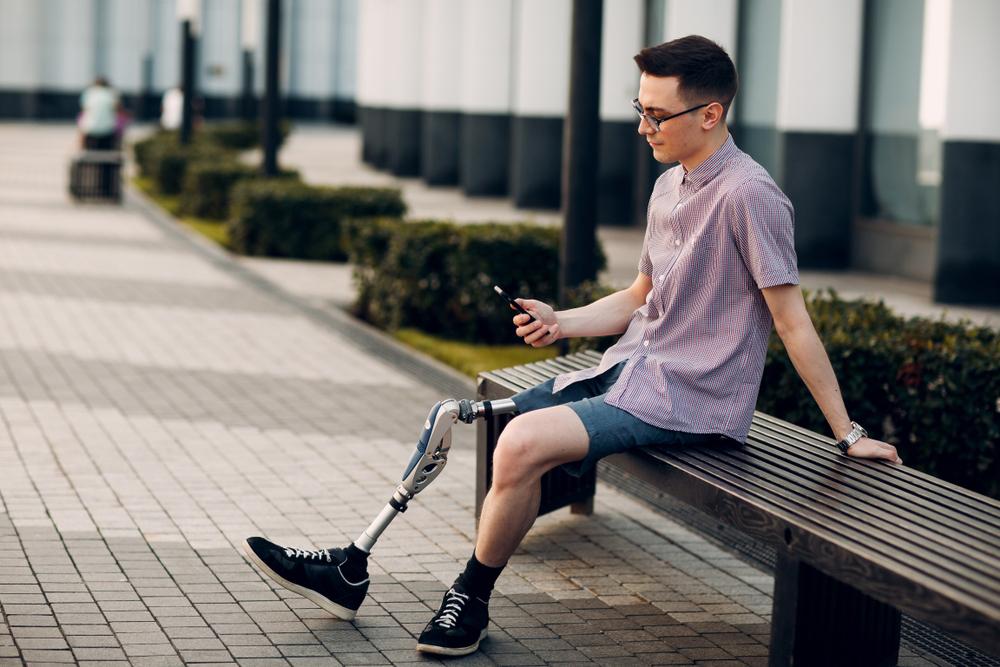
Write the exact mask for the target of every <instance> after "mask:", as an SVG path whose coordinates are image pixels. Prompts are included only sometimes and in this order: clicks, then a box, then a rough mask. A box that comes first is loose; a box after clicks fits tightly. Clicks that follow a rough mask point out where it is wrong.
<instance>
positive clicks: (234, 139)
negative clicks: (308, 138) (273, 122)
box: [201, 120, 292, 150]
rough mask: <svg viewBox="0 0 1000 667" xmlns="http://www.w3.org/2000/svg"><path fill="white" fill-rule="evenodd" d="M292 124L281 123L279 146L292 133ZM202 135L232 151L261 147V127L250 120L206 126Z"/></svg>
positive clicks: (229, 121) (230, 121)
mask: <svg viewBox="0 0 1000 667" xmlns="http://www.w3.org/2000/svg"><path fill="white" fill-rule="evenodd" d="M291 127H292V126H291V124H290V123H289V122H288V121H287V120H284V121H281V123H279V125H278V145H279V146H280V145H281V144H283V143H284V142H285V139H286V138H287V137H288V133H289V132H291ZM201 131H202V133H203V134H204V137H205V139H206V140H208V141H212V142H215V143H216V144H218V145H219V146H222V147H223V148H228V149H231V150H247V149H250V148H256V147H257V146H260V132H261V130H260V125H259V124H258V123H257V122H256V121H250V120H227V121H222V122H216V123H209V124H206V125H205V126H204V127H203V128H202V130H201Z"/></svg>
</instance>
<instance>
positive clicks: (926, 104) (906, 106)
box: [861, 0, 951, 226]
mask: <svg viewBox="0 0 1000 667" xmlns="http://www.w3.org/2000/svg"><path fill="white" fill-rule="evenodd" d="M950 2H951V0H876V1H872V0H869V2H868V9H867V11H868V15H867V20H866V30H867V31H868V34H867V36H866V37H867V43H868V47H867V52H868V57H867V62H866V63H865V64H864V67H865V68H866V69H867V72H866V74H867V77H866V78H867V86H866V93H865V99H864V101H863V114H862V119H863V122H864V124H865V127H864V131H865V139H866V141H865V164H864V171H863V184H864V187H863V190H862V202H861V212H862V215H864V216H865V217H867V218H873V219H878V220H883V221H890V222H896V223H901V224H909V225H922V226H932V225H936V224H937V222H938V215H939V214H938V202H939V189H940V187H939V186H940V182H941V136H940V130H941V127H942V125H943V121H944V103H945V99H946V82H947V76H946V73H947V64H948V63H947V53H948V33H949V25H948V24H949V16H950V14H951V12H950Z"/></svg>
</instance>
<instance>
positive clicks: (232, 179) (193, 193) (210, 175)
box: [181, 156, 299, 220]
mask: <svg viewBox="0 0 1000 667" xmlns="http://www.w3.org/2000/svg"><path fill="white" fill-rule="evenodd" d="M259 176H260V169H258V168H257V167H252V166H250V165H247V164H243V163H242V162H239V161H237V160H235V159H233V158H232V157H228V156H226V157H218V158H216V159H208V160H196V161H193V162H191V163H190V164H189V165H188V167H187V169H186V170H185V172H184V185H183V187H182V188H181V210H182V212H183V213H185V214H187V215H193V216H196V217H199V218H207V219H210V220H227V219H228V218H229V212H230V199H231V194H232V189H233V187H235V185H236V184H237V183H238V182H239V181H242V180H247V179H252V178H257V177H259ZM279 178H283V179H293V180H295V179H298V178H299V173H298V172H297V171H294V170H284V171H282V172H281V174H280V176H279Z"/></svg>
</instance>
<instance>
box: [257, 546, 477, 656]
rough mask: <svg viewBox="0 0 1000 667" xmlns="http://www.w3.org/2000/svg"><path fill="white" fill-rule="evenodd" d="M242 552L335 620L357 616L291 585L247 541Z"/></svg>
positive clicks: (306, 589) (344, 608)
mask: <svg viewBox="0 0 1000 667" xmlns="http://www.w3.org/2000/svg"><path fill="white" fill-rule="evenodd" d="M243 551H244V553H246V555H247V558H249V559H250V560H251V561H253V564H254V565H256V566H257V567H258V568H260V571H261V572H263V573H264V574H266V575H267V576H269V577H271V579H273V580H275V581H276V582H278V583H279V584H281V585H282V586H284V587H285V588H287V589H288V590H290V591H292V592H293V593H298V594H299V595H301V596H302V597H304V598H306V599H307V600H312V601H313V602H315V603H316V604H318V605H319V606H320V607H322V608H323V609H325V610H326V611H328V612H330V613H331V614H333V615H334V616H336V617H337V618H339V619H342V620H344V621H353V620H354V617H355V616H357V613H358V612H356V611H354V610H353V609H348V608H347V607H342V606H340V605H339V604H337V603H336V602H334V601H333V600H330V599H329V598H326V597H324V596H322V595H320V594H319V593H317V592H316V591H314V590H312V589H310V588H303V587H302V586H299V585H298V584H293V583H292V582H290V581H288V580H287V579H285V578H284V577H282V576H281V575H280V574H278V573H277V572H275V571H274V570H272V569H271V568H269V567H268V566H267V565H266V564H265V563H264V561H262V560H261V559H260V558H258V557H257V554H255V553H254V552H253V549H251V548H250V543H249V542H247V541H244V542H243ZM478 645H479V643H478V642H477V643H476V646H478Z"/></svg>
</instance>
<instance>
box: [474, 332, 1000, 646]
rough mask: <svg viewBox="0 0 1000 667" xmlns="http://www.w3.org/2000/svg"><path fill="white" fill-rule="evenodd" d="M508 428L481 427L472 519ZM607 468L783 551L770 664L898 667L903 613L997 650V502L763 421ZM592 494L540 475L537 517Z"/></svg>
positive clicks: (526, 371) (508, 374)
mask: <svg viewBox="0 0 1000 667" xmlns="http://www.w3.org/2000/svg"><path fill="white" fill-rule="evenodd" d="M599 360H600V355H598V354H596V353H593V352H587V353H581V354H576V355H570V356H566V357H559V358H557V359H552V360H549V361H544V362H539V363H534V364H527V365H524V366H518V367H515V368H507V369H503V370H497V371H491V372H487V373H482V374H480V376H479V381H478V392H479V398H480V399H496V398H507V397H509V396H511V395H513V394H514V393H516V392H518V391H521V390H523V389H526V388H528V387H531V386H534V385H536V384H538V383H541V382H543V381H545V380H547V379H548V378H550V377H552V376H554V375H557V374H559V373H562V372H565V371H569V370H577V369H581V368H589V367H591V366H594V365H596V364H597V362H598V361H599ZM804 390H805V389H803V391H804ZM509 419H510V418H509V416H502V417H495V418H494V419H493V420H492V421H490V422H483V421H481V422H479V425H478V429H479V430H478V434H477V436H478V444H477V485H476V487H477V488H476V496H477V498H476V511H477V516H478V513H479V511H480V509H481V508H482V501H483V498H484V497H485V495H486V492H487V491H488V490H489V486H490V480H491V470H490V466H491V462H492V452H493V448H494V447H495V445H496V442H497V438H498V437H499V435H500V433H501V431H502V430H503V426H504V425H505V424H506V423H507V421H509ZM902 455H903V457H904V458H905V456H906V452H905V450H904V451H903V452H902ZM606 465H611V466H616V467H618V468H619V469H620V470H621V471H623V472H625V473H626V474H628V475H632V476H634V477H635V478H637V479H640V480H642V481H644V482H646V483H649V484H653V485H655V487H656V488H657V489H658V490H660V491H662V492H664V493H667V494H670V495H672V496H674V497H676V498H678V499H680V500H681V501H684V502H686V503H688V504H690V505H692V506H694V507H695V508H697V509H699V510H702V511H703V512H706V513H708V514H710V515H711V516H713V517H715V518H717V519H718V520H719V521H722V522H724V523H726V524H728V525H729V526H732V527H733V528H735V529H737V530H739V531H742V532H743V533H745V534H747V535H749V536H751V537H753V538H755V539H757V540H759V541H761V542H765V543H769V544H771V545H774V546H775V547H776V548H777V554H778V557H777V563H776V567H775V579H774V597H773V611H772V622H771V650H770V659H769V661H770V664H771V665H793V664H794V665H809V666H814V665H831V666H840V665H851V666H861V665H895V664H896V660H897V657H898V652H899V636H900V613H901V612H903V613H906V614H908V615H909V616H911V617H913V618H915V619H917V620H920V621H923V622H926V623H928V624H930V625H934V626H937V627H939V628H941V629H942V630H943V631H944V632H946V633H948V634H950V635H952V636H953V637H955V638H956V639H958V640H960V641H963V642H965V643H967V644H969V645H971V646H973V647H976V648H978V649H980V650H982V651H984V652H986V653H988V654H990V655H997V654H1000V503H998V502H997V501H996V500H993V499H991V498H987V497H985V496H981V495H979V494H976V493H973V492H971V491H968V490H966V489H963V488H961V487H958V486H955V485H953V484H949V483H947V482H944V481H942V480H939V479H936V478H934V477H931V476H930V475H926V474H923V473H921V472H918V471H916V470H913V469H911V468H908V467H905V466H903V467H896V466H892V465H890V464H886V463H884V462H876V461H867V460H858V459H852V458H849V457H846V456H844V455H842V454H841V453H840V452H839V451H837V449H836V448H835V447H834V446H833V441H832V439H830V438H828V437H825V436H821V435H818V434H816V433H813V432H811V431H807V430H805V429H802V428H798V427H796V426H794V425H792V424H789V423H787V422H784V421H781V420H780V419H776V418H774V417H770V416H768V415H765V414H762V413H756V414H755V415H754V420H753V426H752V428H751V432H750V436H749V439H748V442H747V444H746V445H745V446H732V447H725V448H711V449H709V448H676V447H673V448H667V447H663V448H658V447H650V448H646V449H643V450H636V451H635V452H630V453H627V454H617V455H614V456H611V457H608V458H607V459H606ZM594 491H595V476H594V475H590V476H588V477H586V478H583V479H577V478H573V477H571V476H569V475H567V474H566V473H564V472H563V471H561V470H554V471H552V472H550V473H548V474H547V475H546V476H545V478H544V479H543V491H542V494H543V495H542V503H541V505H542V507H541V510H542V513H545V512H551V511H553V510H555V509H558V508H560V507H565V506H567V505H569V506H571V507H573V508H574V509H575V511H577V512H589V511H591V509H592V504H591V503H592V499H593V495H594Z"/></svg>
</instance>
